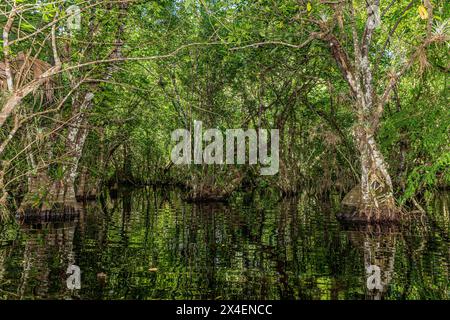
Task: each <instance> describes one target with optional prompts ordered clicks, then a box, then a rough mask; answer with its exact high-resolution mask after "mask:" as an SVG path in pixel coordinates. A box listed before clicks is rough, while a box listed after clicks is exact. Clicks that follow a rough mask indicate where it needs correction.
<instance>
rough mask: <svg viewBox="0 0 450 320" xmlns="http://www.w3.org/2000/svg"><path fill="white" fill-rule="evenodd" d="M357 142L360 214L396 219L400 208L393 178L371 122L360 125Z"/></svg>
mask: <svg viewBox="0 0 450 320" xmlns="http://www.w3.org/2000/svg"><path fill="white" fill-rule="evenodd" d="M355 138H356V145H357V148H358V150H359V152H360V159H361V184H360V192H361V193H360V194H361V198H360V202H359V208H358V209H359V215H360V216H361V217H364V218H365V219H366V220H368V221H377V222H382V221H393V220H396V219H397V218H398V209H397V206H396V204H395V199H394V195H393V187H392V180H391V177H390V175H389V173H388V170H387V164H386V162H385V160H384V158H383V155H382V154H381V152H380V150H379V148H378V145H377V142H376V141H375V136H374V133H373V130H371V129H370V128H368V126H367V125H359V126H358V127H357V129H356V134H355Z"/></svg>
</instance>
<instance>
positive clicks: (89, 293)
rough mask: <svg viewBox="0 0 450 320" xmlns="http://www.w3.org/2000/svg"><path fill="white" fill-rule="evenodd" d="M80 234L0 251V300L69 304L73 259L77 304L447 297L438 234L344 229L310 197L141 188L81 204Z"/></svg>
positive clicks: (68, 229) (29, 233) (33, 235)
mask: <svg viewBox="0 0 450 320" xmlns="http://www.w3.org/2000/svg"><path fill="white" fill-rule="evenodd" d="M76 230H77V232H75V225H74V224H68V225H64V224H62V225H61V224H60V225H57V224H44V225H41V226H27V227H25V226H24V227H22V230H21V231H20V232H19V234H21V237H20V239H18V240H14V241H13V246H10V245H8V244H7V245H6V246H5V247H1V248H0V290H5V291H10V292H12V293H13V294H17V295H18V296H23V297H30V296H37V297H49V296H60V297H61V296H69V295H70V292H66V288H65V282H64V281H61V279H63V280H64V279H65V278H66V275H65V269H66V268H67V265H68V263H69V261H71V257H74V252H76V259H77V261H75V262H76V263H77V264H78V265H79V266H80V268H81V270H82V289H81V291H80V293H79V294H80V296H82V297H83V298H97V299H107V298H115V299H120V298H127V299H140V298H151V299H161V298H164V299H190V298H195V299H198V298H204V299H225V298H226V299H234V298H240V299H393V298H395V299H402V298H403V299H406V298H409V299H411V298H423V297H433V298H439V299H443V298H444V299H445V298H447V297H448V276H449V274H448V263H449V257H448V241H447V240H448V239H445V234H442V232H440V231H436V230H438V229H435V228H431V227H424V226H422V225H420V224H418V225H411V226H408V227H407V228H402V229H396V228H379V229H377V228H374V227H371V228H354V227H353V228H345V227H344V226H342V225H341V224H339V223H338V222H337V221H336V219H335V218H334V215H333V214H332V212H331V210H330V208H327V207H326V206H325V205H324V201H323V200H320V199H316V198H314V197H311V196H307V195H306V194H304V195H300V196H299V197H298V198H290V199H285V200H283V201H280V202H277V203H276V202H273V201H269V200H267V199H264V198H261V199H256V200H255V199H252V201H251V202H250V205H249V203H248V202H247V201H246V200H245V198H243V199H241V198H239V197H238V198H237V199H236V200H235V201H233V202H232V203H231V204H230V205H226V204H221V203H209V204H201V205H199V204H189V203H185V202H183V201H182V200H181V196H180V194H179V192H172V191H171V192H168V191H167V190H159V189H153V188H147V189H145V191H142V190H141V191H138V192H134V193H130V192H126V193H121V194H119V197H118V198H117V199H109V198H105V199H102V201H100V202H99V203H91V204H89V205H88V206H87V212H85V213H83V214H82V215H81V216H80V219H79V222H78V224H77V229H76ZM74 233H75V234H74ZM71 239H72V240H71ZM72 243H73V246H72ZM22 261H23V263H22ZM369 265H377V266H379V267H380V270H381V282H382V284H383V289H382V290H373V291H372V290H369V289H368V288H367V283H366V281H367V276H368V275H367V273H366V269H367V266H369ZM16 266H20V268H19V269H18V270H20V272H18V273H17V274H13V270H14V267H16ZM61 273H63V275H61ZM2 274H3V280H2ZM38 274H39V276H38ZM99 274H102V275H104V276H105V277H104V278H99ZM39 277H40V278H39ZM5 279H6V280H5ZM102 279H103V280H102ZM5 281H10V282H9V284H5V283H6V282H5ZM10 297H13V295H12V294H11V295H10Z"/></svg>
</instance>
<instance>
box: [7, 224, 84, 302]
mask: <svg viewBox="0 0 450 320" xmlns="http://www.w3.org/2000/svg"><path fill="white" fill-rule="evenodd" d="M76 225H77V222H76V221H70V222H58V223H54V222H41V223H25V224H22V225H20V227H19V233H18V237H17V238H16V239H14V241H12V242H11V246H10V247H7V248H5V249H4V250H0V257H1V258H0V261H1V260H3V261H1V262H2V263H0V270H2V272H0V273H1V275H0V281H1V279H2V278H3V280H4V279H5V277H7V278H8V281H5V282H3V283H2V286H1V288H2V292H3V293H4V294H5V298H9V299H35V298H41V299H42V298H45V299H47V298H62V297H67V298H69V297H71V292H70V291H69V290H68V289H67V286H66V278H67V276H66V274H65V272H66V270H67V266H68V265H69V264H75V262H76V261H75V255H74V251H73V240H74V234H75V228H76Z"/></svg>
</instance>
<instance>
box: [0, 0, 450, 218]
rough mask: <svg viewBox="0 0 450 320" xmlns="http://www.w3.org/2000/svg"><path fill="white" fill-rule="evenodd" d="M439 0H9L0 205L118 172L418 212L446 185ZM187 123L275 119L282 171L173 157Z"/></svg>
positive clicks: (51, 201)
mask: <svg viewBox="0 0 450 320" xmlns="http://www.w3.org/2000/svg"><path fill="white" fill-rule="evenodd" d="M71 5H77V6H78V8H79V9H80V12H81V24H80V28H79V29H76V28H71V24H70V23H68V22H71V23H73V22H74V16H76V14H74V13H73V12H74V11H73V10H72V11H71V10H68V8H69V7H70V6H71ZM448 6H449V5H448V2H446V1H444V0H433V1H431V0H424V1H420V0H412V1H408V0H406V1H403V0H402V1H395V0H394V1H378V0H374V1H359V0H356V1H322V0H311V1H307V0H280V1H272V0H252V1H245V0H200V1H194V0H185V1H171V0H157V1H143V0H136V1H133V0H116V1H115V0H104V1H90V0H88V1H78V0H73V1H50V0H49V1H37V0H36V1H33V0H6V1H4V2H2V4H1V5H0V26H1V28H2V29H3V38H2V40H0V41H1V43H2V48H3V50H2V51H1V53H0V61H1V62H0V85H1V86H0V88H1V100H0V101H1V103H0V106H1V110H0V159H1V164H0V206H1V207H2V212H4V213H5V212H8V211H10V210H12V209H13V210H14V209H20V208H22V209H24V210H27V208H30V207H31V208H36V207H38V208H41V209H42V208H43V207H46V208H47V207H50V208H54V206H55V204H57V205H60V204H63V205H64V206H67V205H69V206H70V205H73V204H74V203H76V200H75V196H78V197H88V196H94V197H95V196H97V195H98V194H99V193H100V191H99V190H101V189H102V188H103V187H104V186H107V185H109V186H112V187H113V186H114V185H123V184H135V185H140V184H177V185H182V186H184V187H186V188H188V190H190V197H191V198H205V197H208V196H210V195H212V194H216V195H217V194H218V193H219V195H220V196H221V197H227V196H228V195H229V194H231V193H232V192H233V191H235V190H238V189H241V190H247V189H254V188H265V187H267V186H269V187H271V188H272V189H273V190H275V192H279V193H280V194H282V195H292V194H295V193H297V192H298V191H299V190H301V189H310V190H313V192H316V193H320V194H324V193H327V192H329V191H335V192H338V193H339V194H340V195H342V196H344V195H345V194H346V193H348V192H349V191H350V190H351V189H352V188H353V187H354V186H355V185H357V186H358V187H357V190H358V194H359V196H358V197H359V202H360V203H359V208H360V212H361V214H362V216H363V217H364V218H368V219H371V218H373V217H375V216H374V214H375V213H376V214H378V216H377V217H378V218H377V219H380V216H379V211H380V210H382V211H383V212H387V213H386V214H384V215H382V217H381V218H382V219H388V220H389V219H393V218H394V217H396V216H397V213H398V212H399V210H398V208H399V207H400V206H403V207H404V208H413V207H414V209H418V210H423V209H422V206H423V205H421V202H422V201H423V200H424V199H426V197H427V194H428V193H429V192H430V191H432V190H433V189H436V188H442V187H446V186H447V187H448V185H449V181H450V172H449V164H450V150H449V145H450V143H449V142H450V139H449V133H450V131H449V130H450V110H449V108H448V98H447V89H448V88H447V87H448V83H447V74H448V70H449V69H448V68H449V60H448V58H449V56H448V37H449V20H448V19H449V16H448V14H449V7H448ZM75 22H76V21H75ZM194 120H201V121H203V123H204V125H205V126H206V127H208V128H219V129H221V130H225V129H227V128H244V129H246V128H277V129H279V130H280V133H281V141H280V171H279V173H278V174H277V175H274V176H267V177H265V176H260V175H259V174H258V172H259V171H258V170H257V167H255V166H250V165H236V166H219V165H214V166H206V165H191V166H181V167H180V166H174V165H173V164H172V163H171V161H170V150H171V148H172V147H173V142H171V132H172V131H173V130H175V129H177V128H188V129H191V128H192V127H193V123H194ZM374 219H375V218H374Z"/></svg>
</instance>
